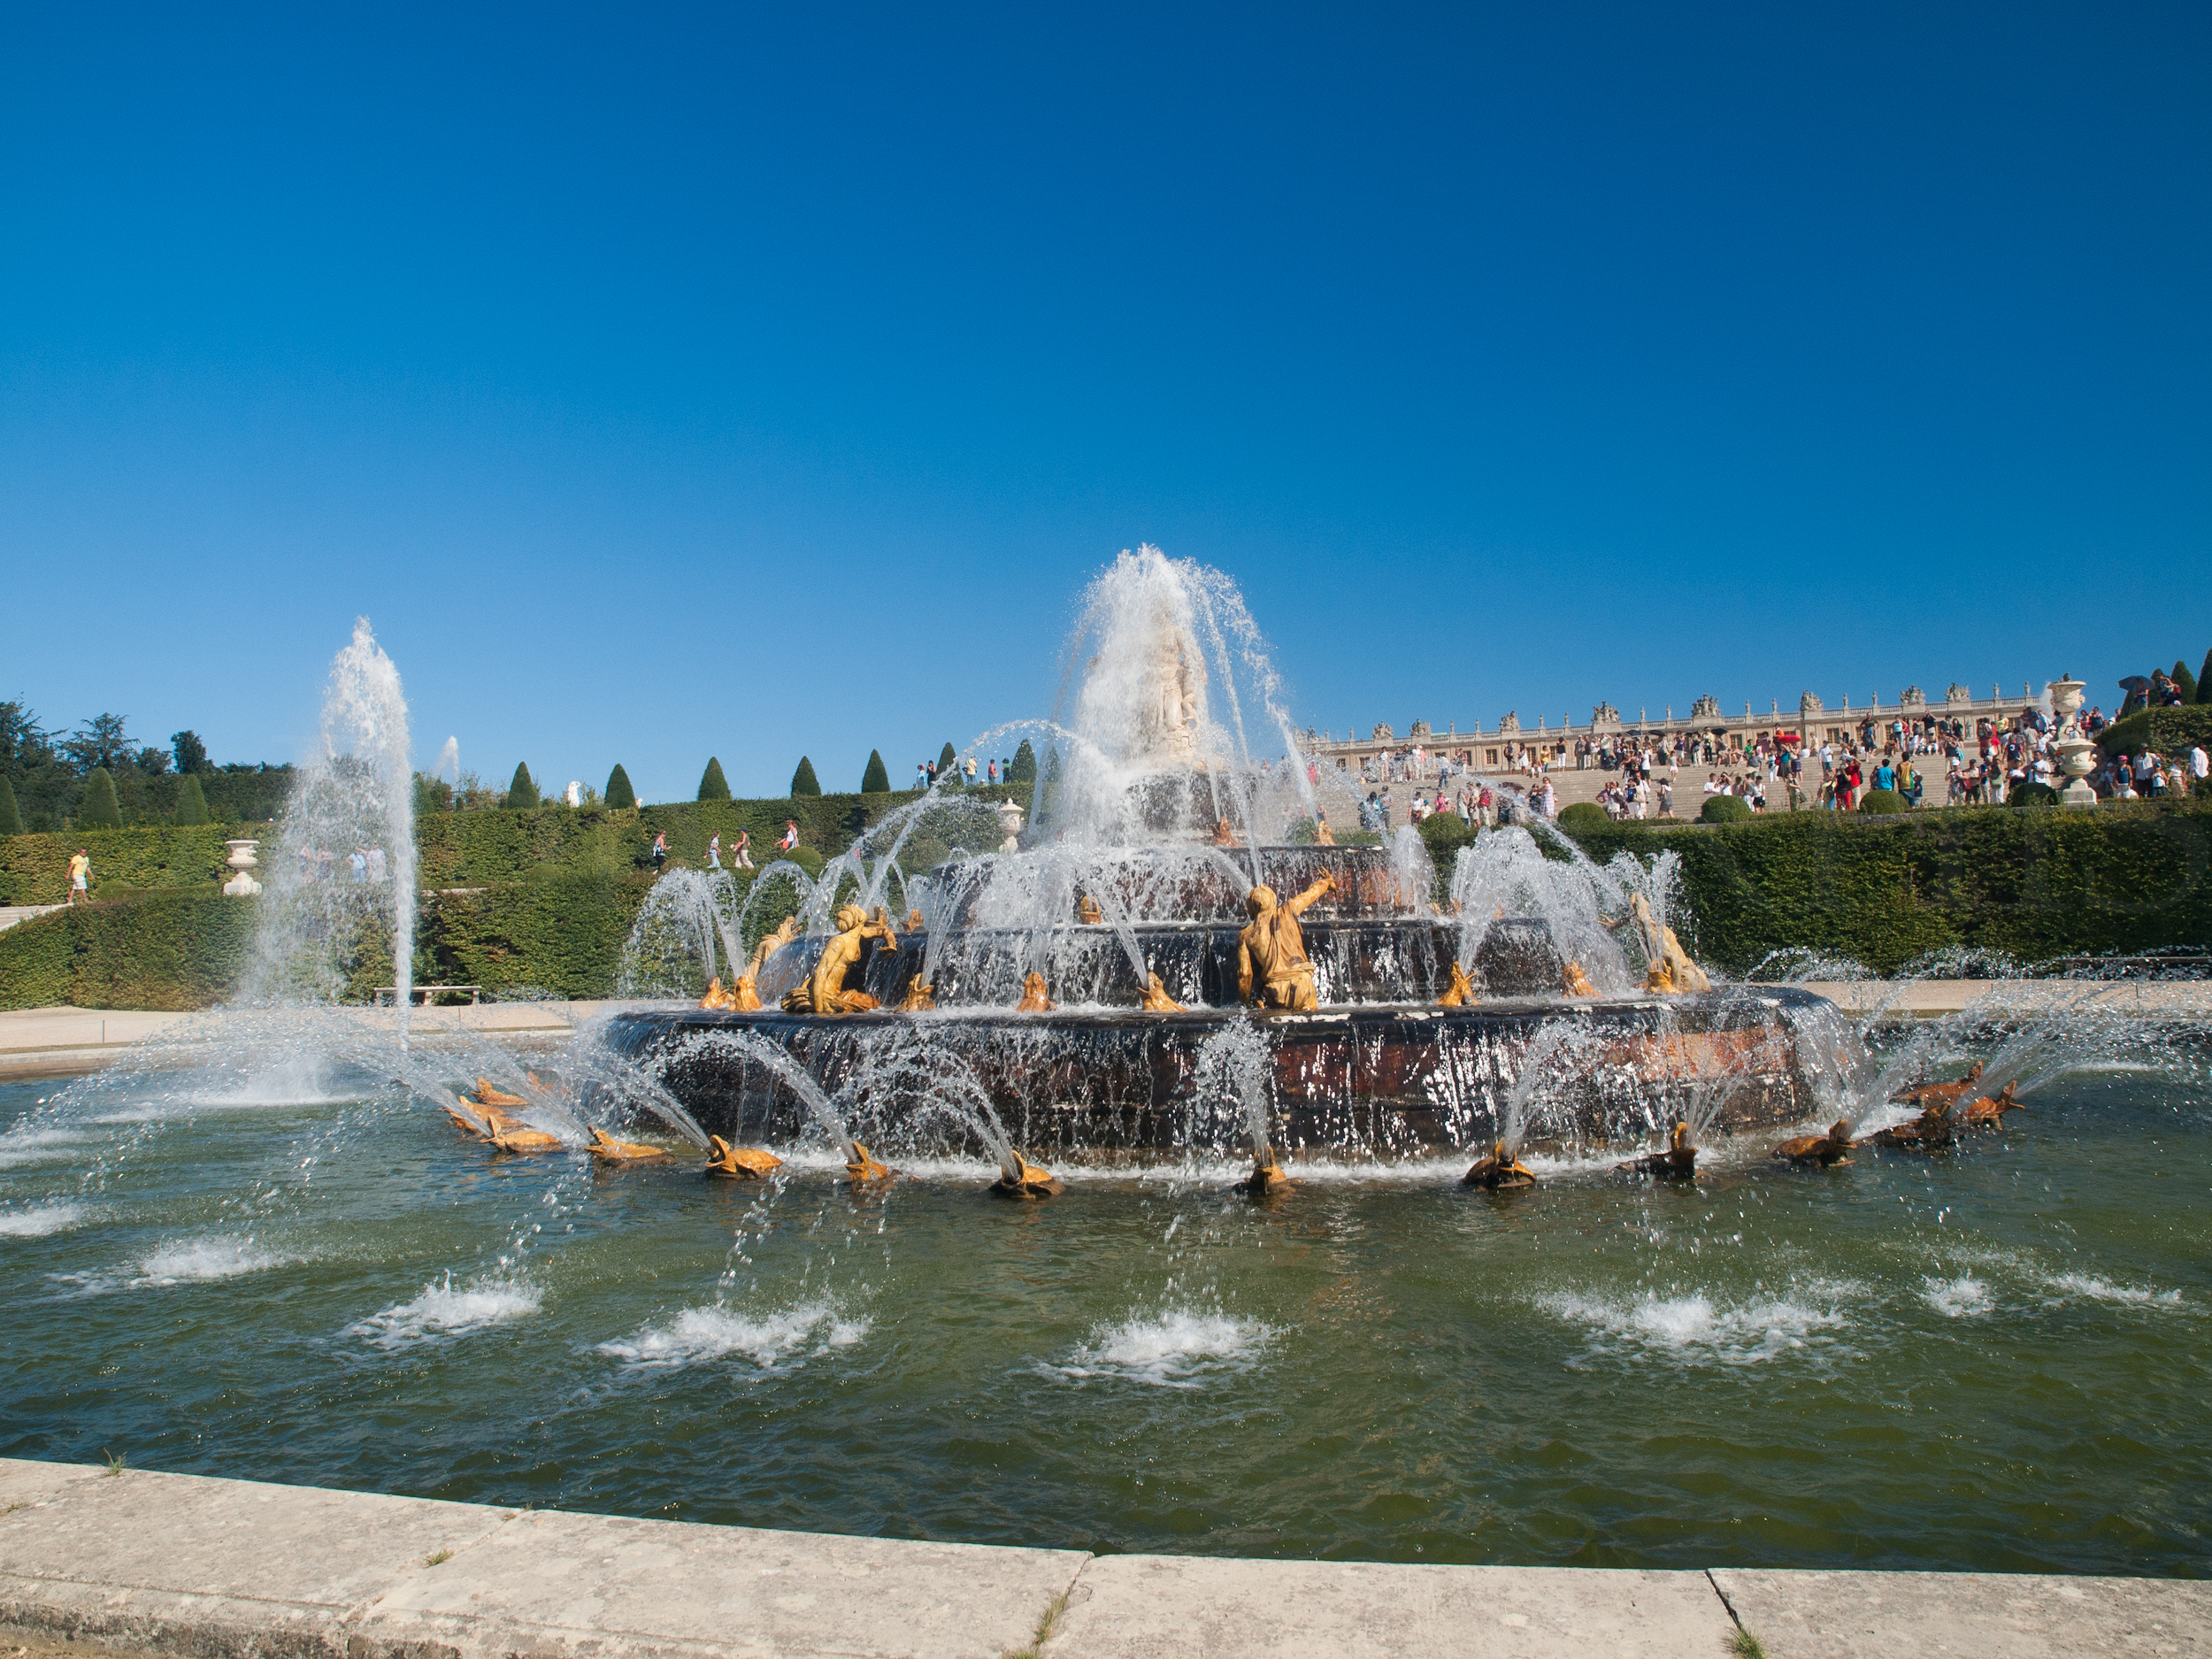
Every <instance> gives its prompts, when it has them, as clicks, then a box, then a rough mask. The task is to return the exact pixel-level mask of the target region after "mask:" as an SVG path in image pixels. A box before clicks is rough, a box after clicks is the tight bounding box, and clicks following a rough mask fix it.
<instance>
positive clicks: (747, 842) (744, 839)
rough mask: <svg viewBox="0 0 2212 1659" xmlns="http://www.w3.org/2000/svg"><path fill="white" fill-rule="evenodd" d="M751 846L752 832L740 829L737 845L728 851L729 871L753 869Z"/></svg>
mask: <svg viewBox="0 0 2212 1659" xmlns="http://www.w3.org/2000/svg"><path fill="white" fill-rule="evenodd" d="M752 845H753V833H752V831H750V830H742V829H741V830H740V831H738V833H737V843H736V845H735V846H733V847H732V848H731V849H730V868H731V869H733V870H750V869H751V868H752V867H753V855H752V850H751V849H752Z"/></svg>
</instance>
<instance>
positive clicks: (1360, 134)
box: [0, 0, 2212, 799]
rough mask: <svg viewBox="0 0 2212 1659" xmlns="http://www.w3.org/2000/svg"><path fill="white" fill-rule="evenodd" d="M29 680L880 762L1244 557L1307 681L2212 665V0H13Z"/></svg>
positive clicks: (618, 748) (791, 757)
mask: <svg viewBox="0 0 2212 1659" xmlns="http://www.w3.org/2000/svg"><path fill="white" fill-rule="evenodd" d="M0 38H4V50H0V154H4V173H0V189H4V199H0V212H4V220H0V224H4V229H0V248H4V259H0V568H4V570H5V572H6V591H7V593H8V595H9V597H10V602H11V603H10V604H9V607H8V611H9V623H10V625H9V626H8V627H7V628H6V630H5V633H4V641H5V642H4V646H0V697H5V696H21V697H25V698H27V699H28V700H29V701H30V702H31V703H33V704H34V705H35V707H36V708H37V709H38V710H39V712H40V713H41V715H42V717H43V718H45V719H46V721H47V722H48V723H49V724H50V725H59V726H73V725H74V724H75V723H77V722H78V721H80V720H81V719H84V718H88V716H90V715H92V714H95V713H97V712H100V711H102V710H116V711H119V712H122V713H125V714H127V715H128V716H129V717H130V718H131V724H132V728H133V731H134V734H136V735H138V736H140V737H141V738H142V739H146V738H150V739H152V740H155V741H162V740H165V738H166V737H167V735H168V733H171V732H172V731H174V730H176V729H177V728H178V727H180V726H193V727H196V729H197V730H198V731H200V732H201V733H203V734H204V736H205V737H206V738H207V740H208V741H209V744H210V747H211V749H212V750H213V752H214V754H215V757H217V758H218V759H223V760H252V759H260V758H270V759H281V758H286V757H289V756H290V755H292V754H293V753H294V752H295V751H296V749H297V748H298V746H299V743H300V741H301V740H302V738H303V734H305V733H308V732H309V731H311V729H312V726H313V721H314V715H315V709H316V704H317V701H318V697H319V686H320V681H321V679H322V675H323V672H324V670H325V666H326V664H327V662H328V660H329V658H330V657H331V655H332V654H333V653H334V652H335V651H336V650H337V649H339V647H340V646H342V644H343V643H344V642H345V641H346V639H347V637H348V634H349V629H350V626H351V622H352V618H353V617H354V615H355V614H356V613H357V612H365V613H366V614H367V615H369V616H370V617H371V618H373V622H374V624H375V626H376V629H377V633H378V635H379V637H380V639H381V640H382V641H384V642H385V644H386V646H387V647H388V649H390V651H391V652H392V654H393V656H394V657H395V658H396V660H397V662H398V664H399V665H400V669H401V672H402V673H403V676H404V679H405V681H406V684H407V686H408V688H409V692H410V696H411V702H412V703H413V707H414V711H415V728H414V729H415V735H416V741H417V752H418V758H419V763H420V764H428V763H429V761H430V758H431V757H432V756H433V755H434V753H435V752H436V750H437V749H438V746H439V745H440V744H441V743H442V741H443V740H444V739H445V738H446V736H447V735H449V734H454V735H457V736H458V738H459V739H460V743H461V752H462V757H463V761H464V763H465V764H467V765H469V766H471V767H472V768H474V769H475V770H478V771H480V772H482V773H483V774H485V775H486V776H487V777H488V778H495V779H497V780H501V781H503V780H504V778H505V776H506V774H507V773H508V772H511V770H512V769H513V766H514V764H515V762H516V761H517V760H518V759H526V760H527V761H528V762H529V764H530V766H531V769H532V771H533V772H534V774H535V775H536V776H537V777H538V779H539V780H540V781H541V784H545V785H549V786H555V787H557V785H558V784H560V783H562V782H564V781H565V780H567V779H570V778H581V779H585V780H590V781H592V782H594V783H600V782H603V780H604V779H605V777H606V774H607V772H608V769H609V767H610V766H611V764H612V763H614V762H615V761H617V760H621V761H623V762H624V763H626V765H627V767H628V770H629V772H630V774H631V776H632V777H633V779H634V780H635V782H636V784H637V786H638V788H639V791H640V793H641V795H644V796H646V797H647V798H649V799H667V798H683V797H688V796H689V795H691V794H692V793H693V792H694V790H695V787H696V785H697V781H698V775H699V772H700V770H701V768H702V766H703V764H704V762H705V760H706V757H707V756H708V755H709V754H717V755H719V756H720V757H721V759H722V763H723V765H724V767H725V768H726V771H727V772H728V774H729V778H730V780H731V783H732V785H733V787H735V788H736V789H737V791H738V792H739V793H740V794H745V793H749V792H762V793H767V792H778V791H780V790H781V789H782V788H784V787H786V786H787V781H788V780H789V777H790V773H791V769H792V766H793V764H795V761H796V760H797V757H798V756H799V755H800V754H801V752H806V753H809V754H810V755H811V756H812V757H813V759H814V761H815V764H816V765H817V767H818V770H819V771H820V772H821V775H822V779H823V781H824V783H825V785H826V787H833V788H838V787H846V788H849V787H856V785H857V783H858V781H859V777H860V772H861V767H862V764H863V763H864V761H865V759H866V757H867V754H868V750H869V749H870V748H871V747H880V748H881V749H882V750H883V754H884V758H885V760H886V761H887V763H889V764H890V767H891V772H892V774H893V776H894V778H895V779H898V780H903V779H905V778H908V777H910V776H911V772H912V766H913V763H914V762H915V761H916V760H917V759H918V758H920V757H923V756H924V755H925V754H927V755H934V754H935V752H936V750H937V748H938V746H939V745H940V744H941V743H942V742H943V741H945V740H946V739H947V738H951V739H954V740H955V741H958V742H961V743H963V744H964V743H965V742H966V741H967V740H968V738H969V737H970V736H972V734H974V733H977V732H979V731H980V730H981V729H983V728H985V727H987V726H991V725H995V724H996V723H997V722H999V721H1002V720H1004V719H1008V718H1014V717H1016V716H1020V715H1026V714H1042V713H1044V712H1046V711H1047V710H1048V707H1049V704H1050V702H1051V698H1052V695H1053V691H1054V687H1055V685H1056V679H1057V674H1056V660H1057V656H1058V651H1059V646H1060V641H1061V636H1062V634H1063V632H1064V628H1065V626H1066V625H1067V622H1068V620H1069V618H1070V614H1071V606H1072V604H1073V603H1074V600H1075V597H1076V595H1077V594H1078V592H1079V589H1080V588H1081V586H1082V584H1083V583H1084V581H1085V580H1087V577H1088V576H1089V575H1090V574H1091V572H1094V570H1095V569H1096V568H1097V567H1098V566H1099V565H1102V564H1103V563H1104V562H1106V561H1107V560H1109V559H1110V558H1111V557H1112V556H1113V554H1114V553H1115V552H1116V551H1117V550H1118V549H1121V548H1125V547H1130V546H1133V545H1135V544H1136V543H1138V542H1139V541H1154V542H1156V543H1158V544H1160V545H1161V546H1162V547H1164V549H1166V550H1167V551H1168V552H1169V553H1171V554H1172V555H1176V556H1179V557H1194V558H1197V559H1200V560H1202V561H1204V562H1206V563H1208V564H1212V565H1219V566H1221V567H1222V568H1224V569H1225V570H1227V571H1228V572H1231V573H1232V574H1233V575H1234V576H1236V577H1237V578H1238V580H1240V581H1241V582H1242V583H1243V585H1244V588H1245V590H1246V593H1247V595H1248V599H1249V601H1250V603H1251V605H1252V608H1253V611H1255V613H1256V615H1257V617H1258V618H1259V620H1260V622H1261V625H1262V626H1263V628H1265V629H1266V631H1267V633H1268V634H1269V635H1270V637H1271V640H1272V641H1273V643H1274V646H1275V654H1276V657H1277V659H1278V661H1279V664H1280V665H1281V666H1282V668H1283V670H1284V672H1285V674H1286V678H1287V680H1288V682H1289V686H1290V688H1291V694H1292V697H1293V700H1294V709H1295V711H1296V713H1297V714H1298V715H1299V717H1300V718H1302V719H1304V720H1310V721H1311V722H1312V723H1313V724H1314V725H1316V726H1331V727H1333V728H1334V729H1335V730H1336V731H1337V732H1338V733H1341V732H1342V731H1343V730H1344V729H1345V727H1346V726H1347V725H1348V723H1350V722H1353V721H1356V722H1357V723H1358V724H1359V726H1361V727H1362V728H1364V727H1365V726H1369V725H1370V724H1371V723H1372V722H1374V721H1377V720H1389V721H1391V722H1392V723H1393V724H1394V725H1395V726H1397V727H1398V729H1399V730H1400V731H1403V730H1404V729H1405V727H1406V725H1407V723H1408V722H1409V721H1410V720H1412V719H1414V718H1428V719H1431V720H1433V721H1434V722H1436V723H1437V724H1438V725H1439V726H1442V725H1443V724H1444V723H1445V722H1446V721H1448V720H1456V721H1458V722H1459V723H1460V724H1461V725H1462V726H1464V725H1465V724H1466V723H1467V722H1469V721H1471V720H1474V719H1480V720H1481V721H1482V722H1483V723H1484V724H1485V725H1486V726H1488V725H1490V724H1492V723H1494V721H1495V720H1496V719H1497V718H1498V717H1499V716H1501V715H1502V714H1503V713H1504V712H1505V711H1506V710H1508V709H1509V708H1512V709H1517V710H1518V711H1519V713H1520V714H1521V717H1522V718H1523V719H1524V720H1525V721H1530V722H1532V721H1533V719H1534V717H1535V716H1536V715H1537V714H1538V713H1542V714H1544V715H1545V716H1546V717H1547V718H1553V719H1555V718H1557V717H1558V716H1559V715H1561V714H1562V713H1564V712H1566V711H1569V710H1572V711H1573V713H1574V715H1575V717H1576V718H1578V719H1585V718H1587V717H1588V713H1589V708H1590V704H1591V703H1592V702H1593V701H1594V700H1595V699H1597V698H1599V697H1607V698H1610V699H1612V700H1613V701H1614V702H1616V703H1620V704H1622V705H1624V707H1627V708H1631V709H1632V708H1634V707H1636V706H1638V705H1648V706H1650V707H1651V709H1652V710H1653V711H1654V713H1656V712H1657V710H1658V709H1659V707H1660V706H1661V705H1663V704H1664V703H1673V704H1674V705H1675V707H1676V708H1677V710H1681V711H1686V709H1687V705H1688V704H1689V703H1690V702H1691V700H1692V699H1693V698H1694V697H1695V696H1696V695H1698V694H1699V693H1701V692H1706V691H1709V692H1711V693H1713V694H1714V695H1717V696H1718V697H1719V698H1720V699H1721V700H1722V702H1723V703H1727V704H1732V705H1737V706H1740V704H1741V703H1742V702H1743V701H1744V700H1745V699H1747V698H1748V699H1753V700H1755V702H1756V703H1757V704H1758V706H1759V707H1761V708H1764V707H1766V706H1767V703H1768V702H1769V701H1770V699H1773V698H1776V697H1780V698H1782V699H1784V700H1785V702H1787V701H1788V700H1789V699H1792V698H1794V696H1795V695H1797V693H1798V692H1799V691H1800V690H1801V689H1805V688H1807V687H1809V688H1811V689H1812V690H1814V691H1816V692H1817V693H1819V694H1820V695H1822V696H1824V697H1825V698H1826V699H1827V700H1828V702H1829V703H1830V704H1831V705H1833V704H1834V703H1836V702H1837V701H1838V700H1839V698H1841V697H1843V696H1845V695H1849V696H1850V697H1851V698H1852V700H1853V702H1854V703H1860V702H1862V701H1863V699H1865V698H1866V697H1867V696H1869V695H1871V694H1874V693H1879V694H1880V695H1882V696H1883V697H1884V698H1885V699H1886V700H1890V699H1893V698H1894V697H1895V695H1896V694H1897V691H1898V690H1899V688H1900V687H1902V686H1904V685H1905V684H1907V683H1908V682H1909V681H1917V682H1919V683H1920V684H1922V685H1923V686H1924V687H1927V688H1929V689H1930V690H1931V691H1932V692H1935V693H1938V694H1939V693H1940V692H1941V690H1942V687H1944V685H1945V684H1946V683H1947V682H1948V681H1949V680H1952V679H1954V678H1956V679H1960V680H1967V681H1969V682H1970V683H1971V684H1972V685H1973V686H1974V687H1975V688H1976V689H1977V690H1978V691H1982V692H1985V691H1986V690H1987V688H1988V687H1989V685H1990V684H1991V682H1993V681H1995V680H2001V681H2003V682H2004V684H2005V686H2006V687H2007V690H2008V692H2009V691H2011V690H2013V689H2015V688H2016V687H2018V686H2019V685H2020V684H2021V683H2022V682H2023V681H2024V680H2029V679H2031V678H2032V679H2033V680H2035V681H2036V682H2037V683H2038V684H2040V683H2041V681H2042V680H2045V679H2047V678H2049V677H2051V676H2053V675H2055V674H2056V673H2059V672H2063V671H2067V670H2071V671H2072V672H2075V673H2077V674H2078V675H2080V676H2082V677H2083V678H2085V679H2088V680H2091V681H2092V682H2093V689H2092V695H2093V697H2095V698H2097V699H2099V700H2100V701H2102V702H2103V703H2105V704H2106V706H2107V707H2108V708H2109V707H2110V706H2111V704H2112V703H2113V701H2114V695H2113V693H2112V689H2111V685H2110V682H2111V681H2112V680H2114V679H2115V678H2116V676H2118V675H2120V674H2124V673H2129V672H2147V670H2148V669H2149V667H2151V666H2152V665H2154V664H2170V663H2171V662H2172V661H2173V659H2174V658H2175V657H2177V656H2185V657H2187V659H2188V661H2189V663H2190V664H2191V666H2192V667H2194V666H2195V664H2197V662H2198V661H2199V660H2200V658H2201V657H2202V656H2203V655H2204V652H2205V650H2206V649H2207V648H2208V646H2212V573H2208V572H2212V557H2208V554H2212V546H2208V539H2212V349H2208V348H2212V304H2208V296H2212V257H2208V256H2212V8H2208V7H2206V6H2204V5H2202V4H2193V3H2189V4H2182V3H2177V4H2103V5H2084V4H2070V5H2048V4H2024V3H2022V0H2005V3H2004V4H1986V5H1973V4H1940V5H1928V4H1899V5H1884V4H1851V5H1843V4H1832V5H1787V6H1778V5H1774V4H1742V5H1734V6H1729V5H1697V4H1690V5H1683V6H1655V5H1650V4H1624V5H1619V6H1594V5H1577V4H1542V5H1522V6H1516V7H1511V8H1492V7H1479V6H1469V5H1462V6H1448V7H1441V6H1440V7H1436V8H1432V9H1420V10H1417V9H1404V8H1383V7H1372V6H1362V7H1352V6H1342V7H1335V8H1328V9H1322V8H1303V9H1301V8H1296V7H1288V6H1268V7H1260V6H1255V7H1251V8H1249V9H1248V10H1243V11H1225V10H1218V9H1208V8H1198V7H1193V6H1190V5H1187V4H1182V5H1175V6H1168V7H1159V8H1151V9H1148V8H1143V7H1139V6H1134V5H1119V6H1115V7H1110V8H1107V7H1099V8H1092V9H1089V10H1079V9H1077V8H1071V7H1057V6H1035V5H1027V6H1021V7H1009V8H1006V9H1003V10H1001V11H989V10H985V9H980V8H973V9H969V8H947V7H930V8H923V7H905V8H898V9H895V10H884V11H872V10H866V9H861V8H830V7H813V6H788V5H786V6H775V7H766V6H759V7H742V6H737V5H715V6H703V7H699V8H696V9H692V10H685V9H680V8H670V7H650V6H626V7H607V6H593V7H562V6H558V5H536V6H531V7H515V8H512V9H511V10H508V11H505V12H495V11H488V10H483V9H472V8H466V7H455V6H451V5H442V6H436V7H422V8H412V7H409V6H405V5H400V4H386V5H380V6H376V7H366V6H362V7H352V8H343V7H336V6H299V5H290V6H284V7H269V8H266V9H264V10H259V11H256V10H253V9H251V8H247V7H229V6H225V7H180V6H164V7H146V8H136V9H134V8H128V7H120V6H117V7H91V6H61V5H43V6H38V5H25V6H19V7H17V8H14V9H13V10H12V12H10V13H9V16H8V19H7V20H6V22H5V24H4V37H0Z"/></svg>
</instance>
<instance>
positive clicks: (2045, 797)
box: [2005, 783, 2059, 806]
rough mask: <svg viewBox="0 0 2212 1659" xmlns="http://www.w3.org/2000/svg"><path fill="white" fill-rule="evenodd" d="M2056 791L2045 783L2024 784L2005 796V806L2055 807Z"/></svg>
mask: <svg viewBox="0 0 2212 1659" xmlns="http://www.w3.org/2000/svg"><path fill="white" fill-rule="evenodd" d="M2058 803H2059V794H2058V791H2057V790H2055V789H2054V788H2052V787H2051V786H2050V785H2049V784H2047V783H2024V784H2022V785H2021V786H2020V787H2018V788H2017V789H2015V790H2013V791H2012V792H2011V793H2010V794H2008V795H2006V796H2005V804H2006V805H2007V806H2056V805H2057V804H2058Z"/></svg>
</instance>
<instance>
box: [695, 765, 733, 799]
mask: <svg viewBox="0 0 2212 1659" xmlns="http://www.w3.org/2000/svg"><path fill="white" fill-rule="evenodd" d="M729 798H730V784H729V780H728V779H726V778H725V777H723V775H722V762H721V759H720V757H718V756H714V755H710V756H708V757H707V769H706V771H705V772H702V773H700V775H699V799H701V800H702V801H726V800H728V799H729Z"/></svg>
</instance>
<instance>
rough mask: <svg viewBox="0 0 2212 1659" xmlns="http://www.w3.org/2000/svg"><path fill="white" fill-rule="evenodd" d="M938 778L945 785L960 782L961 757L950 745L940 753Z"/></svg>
mask: <svg viewBox="0 0 2212 1659" xmlns="http://www.w3.org/2000/svg"><path fill="white" fill-rule="evenodd" d="M937 777H938V780H939V781H941V782H944V783H958V782H959V781H960V756H959V754H958V753H957V751H956V750H955V749H954V748H953V746H952V745H951V744H950V743H948V744H946V745H945V746H944V748H943V749H941V750H940V751H939V752H938V755H937Z"/></svg>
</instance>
